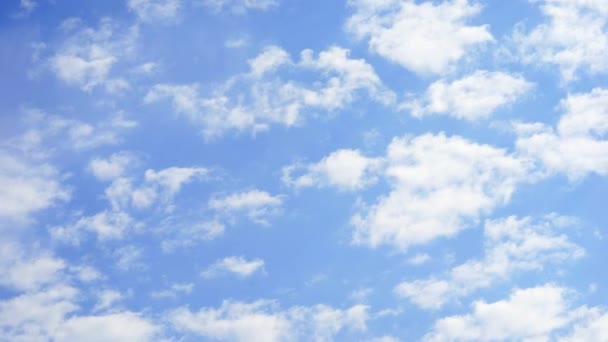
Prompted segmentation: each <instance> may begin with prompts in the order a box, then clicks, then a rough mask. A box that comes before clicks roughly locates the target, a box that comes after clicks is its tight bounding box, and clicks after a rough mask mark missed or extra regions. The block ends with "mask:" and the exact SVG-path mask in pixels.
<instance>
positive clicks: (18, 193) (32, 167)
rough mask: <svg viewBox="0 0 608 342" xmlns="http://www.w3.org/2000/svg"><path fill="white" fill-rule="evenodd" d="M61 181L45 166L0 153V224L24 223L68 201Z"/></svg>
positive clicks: (8, 153)
mask: <svg viewBox="0 0 608 342" xmlns="http://www.w3.org/2000/svg"><path fill="white" fill-rule="evenodd" d="M61 178H62V177H61V175H60V174H59V172H58V171H57V170H56V169H55V168H54V167H53V166H51V165H49V164H46V163H40V162H32V161H29V160H27V158H25V157H23V156H20V155H18V154H15V153H10V152H9V151H5V150H0V189H2V191H0V203H2V204H1V205H0V220H8V221H13V222H15V221H21V222H25V221H28V220H29V219H30V216H31V215H32V214H34V213H35V212H37V211H40V210H44V209H48V208H50V207H52V206H54V205H56V204H58V203H61V202H64V201H67V200H69V199H70V190H69V189H68V188H67V187H66V186H64V185H63V184H62V179H61ZM4 226H5V224H3V223H1V222H0V227H1V228H5V227H4Z"/></svg>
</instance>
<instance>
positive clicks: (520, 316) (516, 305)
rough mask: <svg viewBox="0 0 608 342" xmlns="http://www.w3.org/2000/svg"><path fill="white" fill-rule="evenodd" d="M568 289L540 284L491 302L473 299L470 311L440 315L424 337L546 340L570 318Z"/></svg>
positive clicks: (459, 339) (476, 339) (452, 339)
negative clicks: (455, 314)
mask: <svg viewBox="0 0 608 342" xmlns="http://www.w3.org/2000/svg"><path fill="white" fill-rule="evenodd" d="M567 295H568V290H567V289H565V288H561V287H558V286H555V285H543V286H538V287H534V288H528V289H519V290H515V291H513V293H512V294H511V295H510V296H509V298H508V299H505V300H501V301H497V302H494V303H486V302H484V301H476V302H475V303H474V304H473V310H472V312H471V313H470V314H466V315H459V316H450V317H446V318H442V319H440V320H439V321H437V322H436V323H435V326H434V328H433V331H432V332H431V333H429V334H428V335H426V336H425V338H424V340H425V341H506V340H511V341H547V340H549V337H550V336H551V335H550V334H551V333H552V332H553V331H554V330H556V329H559V328H562V327H564V326H566V324H568V322H569V321H570V320H571V317H570V316H571V313H570V310H569V309H570V303H569V302H568V300H567V298H566V297H567Z"/></svg>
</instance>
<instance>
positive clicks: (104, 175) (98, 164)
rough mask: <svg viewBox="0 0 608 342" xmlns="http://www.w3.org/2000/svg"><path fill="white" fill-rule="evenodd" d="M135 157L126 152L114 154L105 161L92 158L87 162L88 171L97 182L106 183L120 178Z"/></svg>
mask: <svg viewBox="0 0 608 342" xmlns="http://www.w3.org/2000/svg"><path fill="white" fill-rule="evenodd" d="M134 162H135V157H134V156H133V155H132V154H129V153H127V152H119V153H114V154H112V155H111V156H110V157H108V158H107V159H104V158H94V159H92V160H91V161H90V162H89V170H90V171H91V173H92V174H93V175H94V176H95V177H96V178H97V179H99V180H102V181H108V180H112V179H115V178H118V177H120V176H122V175H123V174H124V173H125V171H126V169H127V168H128V167H129V165H130V164H132V163H134Z"/></svg>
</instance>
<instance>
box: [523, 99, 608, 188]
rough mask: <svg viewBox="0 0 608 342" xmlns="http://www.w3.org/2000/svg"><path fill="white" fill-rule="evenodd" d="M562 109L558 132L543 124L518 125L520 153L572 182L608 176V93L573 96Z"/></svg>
mask: <svg viewBox="0 0 608 342" xmlns="http://www.w3.org/2000/svg"><path fill="white" fill-rule="evenodd" d="M559 107H560V109H561V110H562V112H563V114H562V116H561V117H560V118H559V121H558V122H557V125H556V127H555V128H553V127H551V126H549V125H547V124H543V123H518V124H516V125H515V131H516V133H517V135H518V138H517V141H516V146H517V149H518V150H519V152H520V153H521V154H523V155H525V156H527V157H530V158H533V159H536V160H538V161H540V163H541V164H542V167H543V168H544V169H545V170H546V171H547V172H548V173H550V174H555V173H563V174H566V175H567V176H568V178H570V179H571V180H576V179H580V178H582V177H584V176H586V175H588V174H590V173H596V174H599V175H606V174H608V141H607V140H606V139H605V138H606V133H607V132H608V110H607V108H608V90H606V89H603V88H595V89H593V90H592V91H591V92H589V93H580V94H570V95H568V96H567V97H566V98H565V99H564V100H562V101H561V102H560V106H559Z"/></svg>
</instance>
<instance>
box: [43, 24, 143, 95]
mask: <svg viewBox="0 0 608 342" xmlns="http://www.w3.org/2000/svg"><path fill="white" fill-rule="evenodd" d="M73 22H74V21H73V19H71V23H73ZM69 26H70V28H71V29H72V30H74V29H75V28H76V27H74V25H73V24H71V25H69ZM137 36H138V30H137V27H136V26H134V27H131V28H129V29H126V30H124V32H117V25H116V23H115V22H113V21H112V20H111V19H108V18H105V19H102V20H101V22H100V25H99V28H98V29H93V28H89V27H86V28H79V30H78V31H76V32H71V35H70V36H68V37H67V38H66V40H65V41H64V42H63V44H61V46H60V48H59V49H58V50H57V51H56V53H55V54H54V55H53V56H52V57H50V58H49V65H50V68H51V70H52V71H53V72H54V73H55V75H56V76H57V78H59V79H61V80H62V81H64V82H65V83H66V84H68V85H70V86H77V87H79V88H81V89H82V90H83V91H87V92H89V91H91V90H92V89H94V88H95V87H97V86H105V85H107V82H111V81H113V80H112V79H111V78H110V74H111V71H112V68H113V67H114V65H116V64H117V63H118V62H120V61H121V59H123V58H124V57H126V56H129V55H130V54H132V53H133V51H134V50H135V40H136V38H137ZM109 85H110V88H113V87H112V84H111V83H110V84H109ZM123 86H124V84H123ZM114 88H115V87H114Z"/></svg>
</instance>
